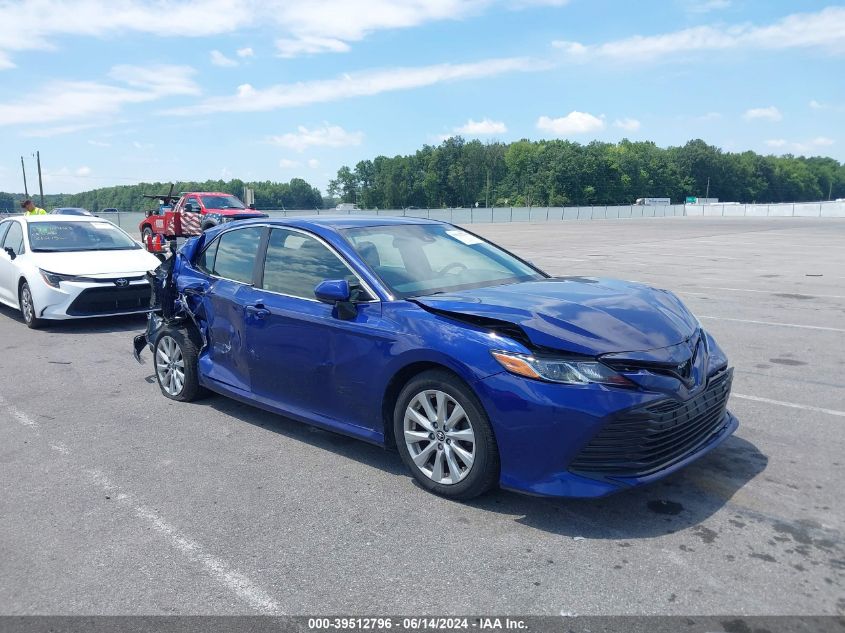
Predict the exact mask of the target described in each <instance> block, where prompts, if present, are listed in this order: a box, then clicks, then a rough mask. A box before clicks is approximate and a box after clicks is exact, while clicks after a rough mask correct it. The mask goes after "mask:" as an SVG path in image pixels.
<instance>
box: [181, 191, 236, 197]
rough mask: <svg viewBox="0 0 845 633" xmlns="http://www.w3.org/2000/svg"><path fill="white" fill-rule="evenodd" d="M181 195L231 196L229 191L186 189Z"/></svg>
mask: <svg viewBox="0 0 845 633" xmlns="http://www.w3.org/2000/svg"><path fill="white" fill-rule="evenodd" d="M182 195H183V196H231V195H232V194H231V193H226V192H225V191H186V192H184V193H183V194H182Z"/></svg>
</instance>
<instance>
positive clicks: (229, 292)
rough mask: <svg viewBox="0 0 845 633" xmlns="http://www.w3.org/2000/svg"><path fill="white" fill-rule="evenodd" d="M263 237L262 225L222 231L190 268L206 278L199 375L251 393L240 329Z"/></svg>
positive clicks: (250, 297) (251, 298)
mask: <svg viewBox="0 0 845 633" xmlns="http://www.w3.org/2000/svg"><path fill="white" fill-rule="evenodd" d="M263 233H264V227H261V226H252V227H246V228H240V229H234V230H230V231H226V232H224V233H222V234H221V235H220V236H218V237H217V238H216V239H215V240H214V241H212V242H211V243H210V244H209V245H208V247H206V248H205V249H204V250H203V252H202V253H200V255H199V257H198V258H197V260H196V263H195V267H196V268H197V269H198V270H199V271H200V272H202V273H204V276H205V280H204V281H205V282H206V283H203V284H201V286H202V288H201V289H200V291H201V293H202V294H201V298H200V301H201V303H202V312H203V317H204V318H205V320H206V322H207V324H208V346H207V349H206V351H205V352H204V354H203V357H202V358H201V359H200V371H201V373H202V375H203V376H205V377H207V378H211V379H212V380H215V381H217V382H220V383H223V384H224V385H226V386H228V387H234V388H235V389H237V390H240V391H244V392H248V391H249V390H250V358H249V356H248V354H247V347H246V331H245V328H246V326H247V318H248V312H250V311H251V310H252V307H251V306H252V304H253V303H254V296H253V295H254V289H253V280H254V275H255V272H256V271H255V268H256V261H257V256H258V251H259V247H260V245H261V238H262V235H263Z"/></svg>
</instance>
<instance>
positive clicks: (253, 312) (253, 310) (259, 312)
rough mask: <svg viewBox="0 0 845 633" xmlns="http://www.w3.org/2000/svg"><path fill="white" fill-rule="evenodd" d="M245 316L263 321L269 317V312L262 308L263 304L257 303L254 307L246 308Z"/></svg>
mask: <svg viewBox="0 0 845 633" xmlns="http://www.w3.org/2000/svg"><path fill="white" fill-rule="evenodd" d="M246 314H247V316H254V317H255V318H256V319H263V318H264V317H266V316H270V311H269V310H268V309H267V308H265V307H264V304H261V303H257V304H255V305H254V306H247V307H246Z"/></svg>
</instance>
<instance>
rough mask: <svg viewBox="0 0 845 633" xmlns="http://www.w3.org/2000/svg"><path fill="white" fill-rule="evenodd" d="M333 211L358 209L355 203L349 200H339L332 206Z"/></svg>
mask: <svg viewBox="0 0 845 633" xmlns="http://www.w3.org/2000/svg"><path fill="white" fill-rule="evenodd" d="M334 210H335V211H360V209H359V208H358V205H357V204H352V203H351V202H341V203H340V204H339V205H337V206H336V207H335V208H334Z"/></svg>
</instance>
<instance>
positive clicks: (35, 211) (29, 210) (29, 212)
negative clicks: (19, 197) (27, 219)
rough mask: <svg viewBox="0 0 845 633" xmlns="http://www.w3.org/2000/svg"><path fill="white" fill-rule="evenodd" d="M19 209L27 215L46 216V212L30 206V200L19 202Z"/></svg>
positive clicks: (32, 205)
mask: <svg viewBox="0 0 845 633" xmlns="http://www.w3.org/2000/svg"><path fill="white" fill-rule="evenodd" d="M21 209H23V210H24V211H26V214H27V215H47V212H46V211H45V210H44V209H42V208H41V207H36V206H35V205H34V204H32V200H24V201H23V202H21Z"/></svg>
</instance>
